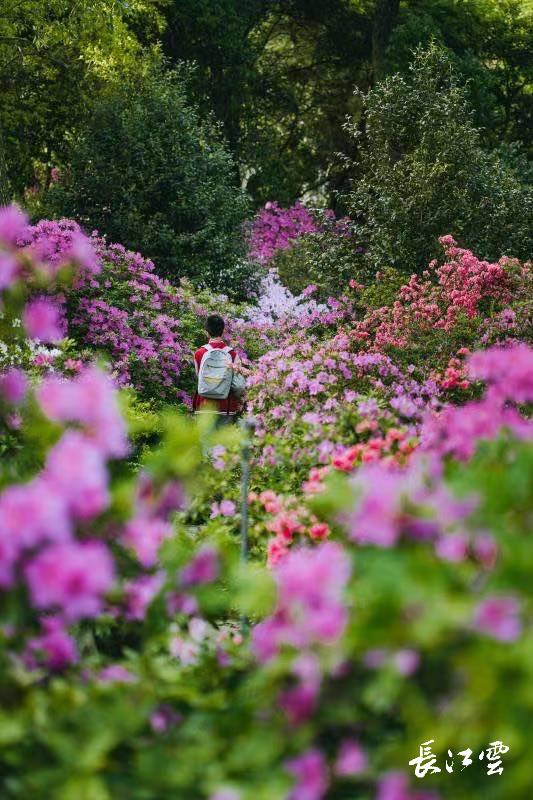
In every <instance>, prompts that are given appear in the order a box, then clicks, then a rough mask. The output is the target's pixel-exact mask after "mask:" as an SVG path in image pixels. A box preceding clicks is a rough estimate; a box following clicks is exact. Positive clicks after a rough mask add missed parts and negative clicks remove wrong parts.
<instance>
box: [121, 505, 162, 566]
mask: <svg viewBox="0 0 533 800" xmlns="http://www.w3.org/2000/svg"><path fill="white" fill-rule="evenodd" d="M170 536H172V525H170V524H169V523H168V522H164V521H163V520H160V519H148V518H147V517H138V518H137V519H133V520H131V521H130V522H128V524H127V525H126V527H125V528H124V533H123V534H122V542H123V543H124V544H125V545H126V546H127V547H131V548H132V550H133V551H134V552H135V555H136V556H137V558H138V559H139V562H140V563H141V564H142V565H143V567H153V566H154V565H155V564H156V563H157V553H158V551H159V548H160V547H161V545H162V544H163V542H164V541H165V539H168V538H169V537H170Z"/></svg>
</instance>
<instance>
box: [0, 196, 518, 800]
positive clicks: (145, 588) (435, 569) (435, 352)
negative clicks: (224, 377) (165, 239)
mask: <svg viewBox="0 0 533 800" xmlns="http://www.w3.org/2000/svg"><path fill="white" fill-rule="evenodd" d="M327 219H328V217H326V220H327ZM329 219H330V222H326V223H325V222H324V221H323V220H324V216H323V215H322V216H321V215H319V214H316V213H315V212H312V211H310V210H308V209H306V208H305V207H304V206H303V205H300V204H298V205H296V206H295V207H293V208H292V209H283V208H281V207H280V206H279V205H278V204H275V203H273V204H269V205H268V206H267V207H266V208H265V209H263V210H262V211H261V212H260V213H259V214H258V215H257V217H256V218H255V220H254V221H253V222H252V223H250V225H249V226H248V230H247V233H246V237H247V242H248V248H249V255H248V258H249V259H250V261H251V263H255V264H256V273H257V286H256V289H255V294H256V295H257V296H256V297H251V298H250V301H249V302H248V303H245V304H240V305H238V306H237V305H235V304H234V303H230V302H229V301H228V300H227V298H226V297H224V296H219V295H217V296H215V295H213V294H212V293H209V292H208V291H200V290H198V289H195V288H193V287H192V285H191V284H189V283H187V282H186V281H185V282H182V283H181V284H180V285H178V286H174V285H172V283H171V282H169V281H168V280H163V279H162V278H160V277H159V276H158V274H157V266H156V265H154V264H153V263H152V262H151V261H149V260H147V259H145V258H144V257H143V256H142V255H140V254H138V253H133V252H131V251H128V250H127V249H125V248H124V247H122V246H121V245H120V244H116V243H109V242H107V240H106V239H105V238H103V237H101V236H100V235H99V234H97V233H93V234H91V235H87V234H86V233H84V232H83V230H82V228H81V227H80V226H79V225H78V224H77V223H75V222H73V221H69V220H61V221H57V222H53V221H49V220H43V221H41V222H39V223H37V224H35V225H31V224H30V223H29V220H28V218H27V217H26V216H25V214H24V213H23V212H22V211H21V210H20V209H19V208H18V207H16V206H14V205H12V206H7V207H5V208H3V209H1V210H0V293H1V317H0V336H1V344H2V348H1V350H0V437H1V445H0V446H1V448H2V449H1V451H0V452H1V454H2V458H1V460H0V616H1V619H0V662H1V663H0V666H1V673H0V674H1V677H0V698H1V704H0V742H1V744H2V747H1V748H0V785H1V787H2V797H3V798H4V797H5V798H6V800H26V798H28V797H36V798H38V799H39V800H48V799H50V800H80V798H87V800H167V798H168V799H169V800H170V798H178V799H179V800H181V799H182V798H183V800H252V798H253V800H437V799H438V798H443V800H444V799H445V798H450V800H452V798H453V800H466V799H467V798H477V797H479V798H481V797H484V798H488V799H489V800H500V799H501V800H508V798H511V799H512V800H514V799H515V798H516V800H519V799H520V798H526V797H528V796H529V791H530V769H529V758H528V751H529V731H530V721H531V715H532V712H533V701H532V698H531V689H530V687H531V682H532V679H533V666H532V665H533V661H532V658H531V653H532V648H533V638H532V630H531V620H532V613H533V606H532V599H531V589H530V586H531V571H532V569H533V556H532V550H531V545H530V540H529V539H530V533H531V528H532V515H533V507H532V503H531V498H532V497H533V458H532V453H533V450H532V445H531V440H532V439H533V425H532V422H531V408H532V404H533V349H532V346H531V344H532V342H531V334H532V316H531V314H532V306H531V296H532V281H533V278H532V272H531V266H530V264H527V263H520V262H519V261H518V260H516V259H514V258H512V257H511V256H504V257H502V258H501V259H500V260H499V261H497V262H494V263H489V262H487V261H484V260H482V259H480V258H478V257H477V256H476V254H475V253H472V252H471V251H470V250H468V249H466V248H464V247H460V246H459V245H458V244H457V242H456V241H455V240H454V239H453V238H452V237H451V236H449V235H443V236H442V238H441V239H440V246H441V257H440V258H439V259H438V260H437V261H435V262H432V263H431V264H428V267H427V270H426V271H425V272H423V274H421V275H414V276H413V277H411V278H409V277H408V276H404V275H402V276H400V277H399V276H398V275H397V274H395V273H394V272H393V271H391V270H388V269H386V268H384V270H383V272H382V273H378V274H377V275H376V276H375V279H374V280H368V279H367V278H366V277H365V276H364V275H362V274H359V273H355V271H354V275H353V277H352V278H351V279H350V280H349V282H348V283H347V285H346V286H345V288H344V291H343V293H342V294H340V295H338V296H332V297H329V298H325V299H324V298H323V297H322V296H319V297H316V288H315V287H314V286H313V285H311V286H309V287H307V288H306V289H305V290H304V291H303V292H302V293H301V294H299V295H295V294H294V293H292V292H291V291H290V290H289V289H288V288H287V287H286V286H285V285H284V284H283V283H282V281H281V280H280V277H279V274H278V273H277V271H276V268H275V266H272V265H275V263H276V254H277V253H279V251H291V249H294V250H296V249H297V247H298V241H299V240H300V237H302V240H303V239H305V240H307V239H308V237H309V236H311V237H312V236H322V234H323V226H324V225H325V224H328V225H329V224H333V226H334V227H335V228H336V232H335V234H334V235H335V236H341V237H343V238H344V237H348V236H349V235H350V234H347V233H346V231H347V229H348V228H349V224H350V223H349V221H346V220H339V221H338V222H334V223H331V216H329ZM443 233H445V232H443ZM353 246H354V248H356V247H357V243H356V242H354V243H353ZM213 310H217V311H219V312H220V311H222V312H223V313H224V315H225V316H227V317H228V318H229V319H230V322H231V324H230V328H229V337H230V339H231V341H232V344H234V345H235V346H237V348H238V349H239V352H240V353H241V355H242V359H243V361H244V362H245V363H248V365H249V368H250V370H251V374H250V376H249V378H248V398H247V412H246V414H247V419H248V420H249V422H250V427H251V432H250V433H249V434H247V435H250V436H251V463H250V467H251V474H250V487H249V488H250V491H249V494H248V496H247V497H246V498H245V499H246V506H247V513H248V516H249V524H250V531H249V536H250V553H249V557H248V558H247V559H246V560H243V559H242V558H241V553H240V541H239V537H240V526H241V522H242V519H241V517H242V511H243V509H242V507H241V495H240V479H241V470H242V466H241V457H242V444H243V437H244V436H245V435H246V434H244V433H243V432H242V431H241V429H239V428H237V427H235V428H231V429H229V428H227V429H223V430H217V429H215V428H214V426H213V425H212V421H210V420H208V419H206V418H205V417H204V418H203V419H202V420H201V421H199V422H196V420H194V419H193V418H192V417H191V415H190V414H189V413H188V406H189V404H190V396H191V392H192V391H193V389H194V375H193V370H192V363H191V362H192V353H193V351H194V349H195V348H196V347H197V346H198V345H199V344H201V343H202V342H203V341H204V340H203V339H202V329H203V322H204V319H205V317H206V315H207V314H208V313H210V312H211V311H213ZM428 742H430V745H428V747H429V748H430V751H432V752H433V754H434V756H432V757H431V758H429V759H428V758H425V759H422V757H421V756H420V758H421V762H420V763H419V764H418V765H417V763H416V759H417V758H418V757H419V755H420V753H421V749H420V748H421V746H422V744H423V743H426V744H427V743H428ZM432 759H433V760H432ZM413 760H415V761H414V766H413V763H411V764H410V762H413ZM428 764H429V766H427V765H428ZM424 765H426V766H427V768H425V767H424ZM29 767H30V768H29Z"/></svg>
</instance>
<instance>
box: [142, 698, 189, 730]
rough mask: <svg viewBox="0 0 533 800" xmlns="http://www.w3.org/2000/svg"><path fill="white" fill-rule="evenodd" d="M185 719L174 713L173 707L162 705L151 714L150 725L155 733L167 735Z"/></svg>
mask: <svg viewBox="0 0 533 800" xmlns="http://www.w3.org/2000/svg"><path fill="white" fill-rule="evenodd" d="M182 719H183V717H182V716H181V714H178V713H177V711H174V709H173V708H172V706H169V705H166V704H162V705H160V706H158V707H157V708H156V709H155V711H153V712H152V714H150V725H151V728H152V730H153V732H154V733H165V731H167V730H168V729H169V728H172V727H174V726H175V725H178V724H179V723H180V722H181V721H182Z"/></svg>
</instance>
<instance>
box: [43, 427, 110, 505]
mask: <svg viewBox="0 0 533 800" xmlns="http://www.w3.org/2000/svg"><path fill="white" fill-rule="evenodd" d="M43 478H44V480H45V481H47V482H49V484H50V485H51V486H52V487H53V488H54V489H55V490H56V491H57V492H58V493H59V494H61V495H62V497H63V499H64V500H65V502H66V504H67V506H68V507H69V509H70V512H71V514H72V515H73V516H74V517H75V518H76V519H79V520H87V519H92V518H93V517H96V516H98V514H101V512H102V511H104V509H106V508H107V506H108V505H109V493H108V489H107V481H108V476H107V469H106V465H105V461H104V458H103V456H102V454H101V452H100V450H98V448H97V447H95V446H94V444H92V442H90V441H89V440H88V439H87V438H86V437H85V436H84V435H83V434H81V433H79V432H78V431H67V432H66V433H64V434H63V436H62V437H61V439H60V440H59V442H58V443H57V444H56V445H55V446H54V447H53V448H52V449H51V450H50V451H49V453H48V456H47V459H46V465H45V470H44V473H43Z"/></svg>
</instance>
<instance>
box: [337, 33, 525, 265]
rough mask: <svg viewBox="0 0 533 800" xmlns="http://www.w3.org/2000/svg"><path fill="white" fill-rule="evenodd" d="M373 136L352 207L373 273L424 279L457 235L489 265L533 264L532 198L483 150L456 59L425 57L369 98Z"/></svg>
mask: <svg viewBox="0 0 533 800" xmlns="http://www.w3.org/2000/svg"><path fill="white" fill-rule="evenodd" d="M363 107H364V117H365V133H364V135H361V133H360V130H359V126H358V125H357V124H356V123H355V122H351V123H350V124H349V125H348V131H349V132H350V134H351V135H352V136H353V137H355V138H356V139H357V141H358V142H359V151H358V157H357V160H356V161H355V162H354V163H353V164H352V168H353V170H354V173H355V175H356V176H357V177H356V179H355V180H354V181H353V185H352V189H351V192H350V193H348V195H347V196H346V198H345V200H346V203H347V205H348V207H349V209H350V213H351V216H352V217H353V218H354V219H355V220H356V223H357V229H358V239H359V241H360V242H361V243H362V244H363V246H364V247H365V248H366V249H367V256H366V258H367V260H368V261H369V263H370V264H371V266H372V268H373V269H374V270H378V269H381V268H382V267H385V266H389V265H392V266H395V267H398V268H400V269H402V270H406V271H417V270H422V269H424V268H425V267H426V265H427V264H428V262H429V261H430V260H431V258H433V257H434V256H436V255H437V253H438V242H437V239H438V236H440V235H443V234H452V235H453V236H454V237H455V238H457V239H458V240H459V241H460V242H461V244H463V245H465V246H467V247H469V248H470V249H473V250H474V251H475V252H476V253H478V254H479V255H480V256H481V257H482V258H489V259H496V258H498V257H500V256H501V255H502V254H507V255H510V256H516V257H518V258H527V257H528V256H529V255H530V254H531V243H532V242H531V232H532V230H533V227H532V225H531V222H532V208H533V205H532V200H533V197H532V191H531V188H529V187H526V186H524V185H522V184H521V183H520V180H519V178H518V176H517V175H516V174H515V172H514V170H513V169H512V168H511V167H510V166H508V165H507V164H506V163H504V162H503V161H502V160H501V159H500V158H499V156H498V155H497V154H496V153H491V152H488V151H486V150H485V149H484V148H483V147H482V145H481V137H480V133H479V130H478V129H477V128H476V127H475V126H474V124H473V113H472V109H471V107H470V106H469V104H468V101H467V98H466V91H465V89H464V87H463V86H461V85H460V82H459V81H458V78H457V75H456V74H455V72H454V70H453V68H452V64H451V62H450V58H449V56H448V54H447V53H446V52H445V51H444V50H442V49H441V48H439V47H437V46H436V45H432V46H431V47H430V48H429V49H427V50H422V49H420V50H418V51H417V53H416V54H415V58H414V61H413V63H412V64H411V67H410V72H409V75H408V76H404V75H393V76H391V77H389V78H387V79H385V80H383V81H381V82H380V83H378V84H377V85H376V87H375V88H373V89H372V90H371V91H370V92H368V94H367V95H366V96H364V97H363Z"/></svg>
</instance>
